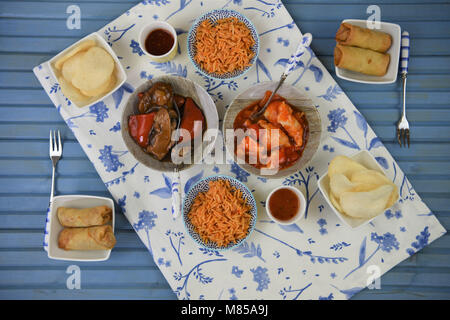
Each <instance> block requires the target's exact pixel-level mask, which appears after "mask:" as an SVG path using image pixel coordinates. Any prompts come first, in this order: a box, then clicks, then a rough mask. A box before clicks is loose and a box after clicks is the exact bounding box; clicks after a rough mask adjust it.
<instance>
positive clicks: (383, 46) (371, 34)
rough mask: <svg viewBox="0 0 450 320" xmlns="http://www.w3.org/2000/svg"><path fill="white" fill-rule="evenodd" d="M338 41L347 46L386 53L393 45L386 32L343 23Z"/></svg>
mask: <svg viewBox="0 0 450 320" xmlns="http://www.w3.org/2000/svg"><path fill="white" fill-rule="evenodd" d="M336 41H337V42H338V43H339V44H341V45H345V46H353V47H359V48H365V49H370V50H374V51H378V52H382V53H384V52H386V51H388V50H389V48H390V47H391V45H392V37H391V36H390V35H389V34H387V33H384V32H381V31H376V30H370V29H367V28H361V27H358V26H354V25H352V24H350V23H345V22H344V23H342V24H341V26H340V27H339V29H338V31H337V33H336Z"/></svg>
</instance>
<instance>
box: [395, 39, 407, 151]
mask: <svg viewBox="0 0 450 320" xmlns="http://www.w3.org/2000/svg"><path fill="white" fill-rule="evenodd" d="M400 57H401V58H400V71H401V77H402V82H403V111H402V117H401V118H400V121H399V122H398V124H397V140H398V143H399V144H400V147H402V143H403V146H405V147H406V142H408V148H409V123H408V120H407V119H406V77H407V74H408V62H409V33H408V32H407V31H403V33H402V48H401V56H400Z"/></svg>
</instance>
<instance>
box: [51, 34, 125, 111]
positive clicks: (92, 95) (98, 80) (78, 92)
mask: <svg viewBox="0 0 450 320" xmlns="http://www.w3.org/2000/svg"><path fill="white" fill-rule="evenodd" d="M52 67H53V70H54V71H55V75H56V77H57V78H58V82H59V84H60V86H61V91H62V93H63V94H64V95H65V96H66V98H68V99H69V100H71V101H72V102H74V103H75V104H76V105H77V106H78V107H83V106H86V105H88V104H90V103H93V102H95V101H96V100H98V99H99V98H101V97H103V96H104V95H105V94H106V93H109V92H110V91H111V90H113V89H114V87H115V86H116V84H117V78H116V76H115V62H114V59H113V58H112V57H111V55H110V54H109V53H108V52H107V51H106V50H105V49H103V48H102V47H100V46H98V45H97V44H96V42H95V41H94V40H86V41H83V42H82V43H80V44H79V45H77V46H76V47H75V48H73V49H72V50H70V51H69V52H67V53H66V54H65V55H64V56H62V57H61V58H59V59H58V60H57V61H56V62H55V63H54V65H53V66H52Z"/></svg>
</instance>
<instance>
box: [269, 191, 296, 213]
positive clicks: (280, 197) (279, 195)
mask: <svg viewBox="0 0 450 320" xmlns="http://www.w3.org/2000/svg"><path fill="white" fill-rule="evenodd" d="M299 208H300V199H299V198H298V196H297V195H296V194H295V192H294V191H292V190H290V189H287V188H281V189H278V190H277V191H275V192H274V193H273V194H272V195H271V196H270V199H269V210H270V213H271V214H272V216H274V217H275V218H276V219H278V220H281V221H288V220H291V219H292V218H293V217H294V216H295V215H296V214H297V212H298V209H299Z"/></svg>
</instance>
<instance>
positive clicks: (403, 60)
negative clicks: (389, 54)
mask: <svg viewBox="0 0 450 320" xmlns="http://www.w3.org/2000/svg"><path fill="white" fill-rule="evenodd" d="M409 49H410V46H409V33H408V31H403V33H402V48H401V56H400V72H401V73H402V74H405V75H406V74H407V73H408V64H409Z"/></svg>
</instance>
